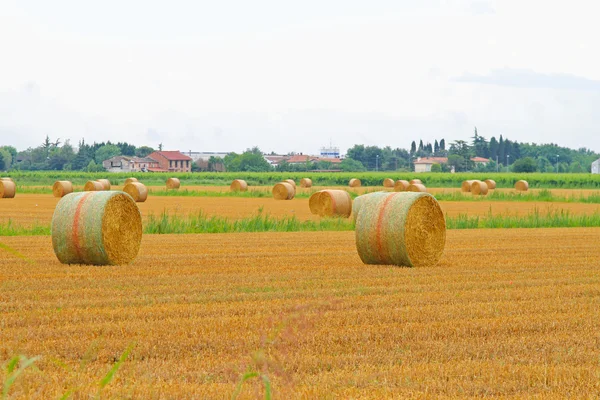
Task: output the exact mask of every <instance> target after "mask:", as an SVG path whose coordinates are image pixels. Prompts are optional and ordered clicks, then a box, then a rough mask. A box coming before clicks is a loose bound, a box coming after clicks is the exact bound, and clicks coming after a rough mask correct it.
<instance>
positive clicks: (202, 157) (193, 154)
mask: <svg viewBox="0 0 600 400" xmlns="http://www.w3.org/2000/svg"><path fill="white" fill-rule="evenodd" d="M181 154H183V155H184V156H188V157H190V158H191V159H192V161H194V162H195V163H198V162H200V161H206V162H208V160H210V158H211V157H214V158H217V157H218V158H225V156H226V155H227V154H229V153H226V152H223V151H191V150H190V151H182V152H181Z"/></svg>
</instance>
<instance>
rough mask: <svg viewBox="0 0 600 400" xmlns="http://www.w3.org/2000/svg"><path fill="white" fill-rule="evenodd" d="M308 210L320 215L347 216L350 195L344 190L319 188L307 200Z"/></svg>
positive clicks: (349, 209) (349, 206)
mask: <svg viewBox="0 0 600 400" xmlns="http://www.w3.org/2000/svg"><path fill="white" fill-rule="evenodd" d="M308 206H309V207H310V212H311V213H313V214H317V215H320V216H322V217H346V218H347V217H349V216H350V214H352V197H350V193H348V192H346V191H345V190H320V191H318V192H316V193H314V194H313V195H312V196H310V199H309V200H308Z"/></svg>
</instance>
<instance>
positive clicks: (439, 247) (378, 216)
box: [355, 192, 446, 267]
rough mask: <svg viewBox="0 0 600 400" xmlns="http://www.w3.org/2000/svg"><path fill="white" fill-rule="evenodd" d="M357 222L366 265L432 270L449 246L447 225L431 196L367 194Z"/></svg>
mask: <svg viewBox="0 0 600 400" xmlns="http://www.w3.org/2000/svg"><path fill="white" fill-rule="evenodd" d="M360 197H363V199H362V200H361V207H360V208H361V209H360V212H359V213H358V217H357V219H356V233H355V237H356V249H357V250H358V255H359V256H360V258H361V260H362V261H363V262H364V263H365V264H387V265H390V264H393V265H399V266H407V267H431V266H434V265H436V264H437V263H438V261H439V260H440V258H441V256H442V253H443V252H444V246H445V244H446V221H445V219H444V214H443V213H442V209H441V208H440V205H439V204H438V202H437V200H436V199H435V198H434V197H433V196H431V195H430V194H428V193H409V192H403V193H385V194H384V195H381V194H379V193H373V194H367V195H364V196H360Z"/></svg>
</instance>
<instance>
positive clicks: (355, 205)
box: [352, 182, 408, 223]
mask: <svg viewBox="0 0 600 400" xmlns="http://www.w3.org/2000/svg"><path fill="white" fill-rule="evenodd" d="M407 183H408V182H407ZM388 194H390V193H389V192H375V193H369V194H368V195H366V194H365V195H362V196H358V197H357V198H355V199H354V201H353V202H352V218H353V219H354V222H355V223H356V218H357V217H358V214H359V212H360V210H361V208H362V206H363V204H364V203H366V201H364V200H366V199H374V198H375V197H385V196H387V195H388Z"/></svg>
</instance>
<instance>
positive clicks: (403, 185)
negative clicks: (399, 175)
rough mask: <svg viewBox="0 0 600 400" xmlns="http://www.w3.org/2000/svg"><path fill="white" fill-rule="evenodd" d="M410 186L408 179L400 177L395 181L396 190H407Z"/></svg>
mask: <svg viewBox="0 0 600 400" xmlns="http://www.w3.org/2000/svg"><path fill="white" fill-rule="evenodd" d="M409 186H410V183H409V182H408V181H405V180H402V179H400V180H398V181H396V183H394V192H405V191H406V189H408V187H409Z"/></svg>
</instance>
